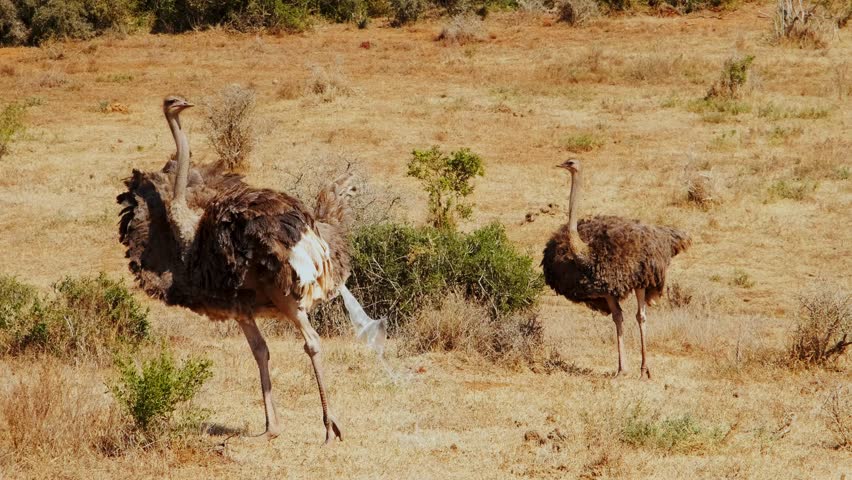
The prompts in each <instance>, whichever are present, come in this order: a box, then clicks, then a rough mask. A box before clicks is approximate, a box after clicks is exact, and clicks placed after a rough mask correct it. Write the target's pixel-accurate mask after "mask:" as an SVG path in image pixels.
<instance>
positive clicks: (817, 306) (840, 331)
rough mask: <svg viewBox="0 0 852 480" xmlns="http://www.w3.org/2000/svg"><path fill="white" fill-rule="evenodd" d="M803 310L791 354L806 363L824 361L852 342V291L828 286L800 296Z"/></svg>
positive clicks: (792, 341) (800, 361)
mask: <svg viewBox="0 0 852 480" xmlns="http://www.w3.org/2000/svg"><path fill="white" fill-rule="evenodd" d="M799 307H800V313H799V318H798V321H797V323H796V328H795V330H794V332H793V336H792V339H791V343H790V346H789V348H788V354H789V356H790V358H791V359H792V360H793V361H795V362H797V363H802V364H806V365H825V364H828V363H830V362H832V361H834V360H836V359H838V358H840V357H841V356H842V355H843V353H845V352H846V349H847V347H849V345H852V339H850V338H849V337H850V336H852V295H850V294H849V293H846V292H844V291H842V290H839V289H835V288H832V287H829V286H824V287H823V288H820V289H819V290H818V291H816V292H815V293H811V294H807V295H802V296H801V297H799Z"/></svg>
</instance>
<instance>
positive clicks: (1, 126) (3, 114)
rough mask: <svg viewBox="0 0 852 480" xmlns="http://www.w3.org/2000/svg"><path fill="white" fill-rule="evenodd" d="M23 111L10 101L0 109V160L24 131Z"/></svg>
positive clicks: (19, 106) (21, 107) (24, 111)
mask: <svg viewBox="0 0 852 480" xmlns="http://www.w3.org/2000/svg"><path fill="white" fill-rule="evenodd" d="M0 1H3V0H0ZM25 113H26V108H25V107H24V106H22V105H18V104H17V103H10V104H9V105H6V106H5V107H4V108H3V110H2V111H0V160H3V157H4V156H6V155H7V154H8V153H9V150H10V148H11V144H12V142H13V141H15V140H16V139H18V138H19V137H20V136H21V134H22V133H23V132H24V130H25V128H26V127H25V125H24V114H25Z"/></svg>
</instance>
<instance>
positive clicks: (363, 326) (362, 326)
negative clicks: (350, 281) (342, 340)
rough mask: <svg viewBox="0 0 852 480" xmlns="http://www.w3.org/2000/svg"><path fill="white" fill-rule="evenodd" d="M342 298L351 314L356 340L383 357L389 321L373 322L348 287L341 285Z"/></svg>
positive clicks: (382, 319)
mask: <svg viewBox="0 0 852 480" xmlns="http://www.w3.org/2000/svg"><path fill="white" fill-rule="evenodd" d="M339 291H340V296H341V297H343V304H344V305H345V306H346V311H347V312H348V313H349V321H351V322H352V326H353V327H354V328H355V338H357V339H358V340H361V341H362V342H364V343H366V344H367V346H368V347H370V348H372V349H373V350H375V351H376V353H378V354H379V356H382V354H383V353H384V350H385V340H386V339H387V337H388V329H387V321H386V320H385V318H384V317H382V318H380V319H378V320H373V319H372V318H370V317H369V316H368V315H367V312H365V311H364V309H363V308H362V307H361V304H360V303H358V300H356V299H355V296H354V295H352V292H350V291H349V289H348V288H346V285H340V288H339Z"/></svg>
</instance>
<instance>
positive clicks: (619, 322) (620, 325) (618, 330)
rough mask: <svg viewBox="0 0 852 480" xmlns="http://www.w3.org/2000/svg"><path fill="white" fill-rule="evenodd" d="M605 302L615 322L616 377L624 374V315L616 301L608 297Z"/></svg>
mask: <svg viewBox="0 0 852 480" xmlns="http://www.w3.org/2000/svg"><path fill="white" fill-rule="evenodd" d="M606 301H607V303H608V304H609V310H610V311H611V312H612V320H613V321H614V322H615V336H616V341H617V342H618V371H617V372H615V376H616V377H617V376H619V375H621V374H622V373H624V362H625V359H624V315H623V314H622V311H621V305H619V304H618V300H617V299H615V298H613V297H609V296H608V297H606Z"/></svg>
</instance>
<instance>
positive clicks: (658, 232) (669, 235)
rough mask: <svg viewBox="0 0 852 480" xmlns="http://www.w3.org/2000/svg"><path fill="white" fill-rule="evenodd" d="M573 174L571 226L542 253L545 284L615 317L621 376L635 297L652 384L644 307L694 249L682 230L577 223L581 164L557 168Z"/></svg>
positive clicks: (645, 371)
mask: <svg viewBox="0 0 852 480" xmlns="http://www.w3.org/2000/svg"><path fill="white" fill-rule="evenodd" d="M557 167H559V168H564V169H566V170H568V171H569V172H571V196H570V199H569V207H568V223H567V224H566V225H563V226H562V228H560V229H559V230H557V231H556V233H554V234H553V236H552V237H551V238H550V241H548V242H547V246H546V247H545V248H544V258H543V259H542V261H541V265H542V268H543V270H544V279H545V282H547V285H548V286H550V288H552V289H553V290H555V291H556V293H558V294H560V295H564V296H565V298H567V299H568V300H570V301H572V302H576V303H584V304H586V305H587V306H588V307H589V308H591V309H592V310H595V311H598V312H601V313H603V314H612V319H613V321H615V332H616V336H617V341H618V372H616V376H619V375H621V374H622V373H623V372H624V339H623V336H622V334H623V329H622V324H623V323H624V316H623V314H622V310H621V305H620V303H619V302H620V301H622V300H624V299H626V298H627V297H628V295H630V293H631V292H635V294H636V303H637V305H638V309H637V312H636V321H637V322H638V323H639V341H640V344H641V349H642V369H641V371H640V374H639V377H640V378H643V377H644V376H647V377H648V378H651V370H650V369H649V368H648V361H647V358H646V353H645V319H646V317H645V305H652V304H653V302H654V300H656V299H657V298H659V297H660V296H661V295H662V293H663V288H664V286H665V281H666V270H667V269H668V267H669V263H670V262H671V259H672V257H674V256H675V255H677V254H678V253H680V252H682V251H683V250H685V249H686V248H688V247H689V245H690V244H691V239H690V237H689V235H687V234H686V233H684V232H681V231H679V230H675V229H673V228H669V227H660V226H656V225H645V224H643V223H640V222H638V221H636V220H629V219H624V218H620V217H615V216H596V217H592V218H585V219H583V220H580V221H579V222H578V220H577V211H578V210H579V205H580V189H581V188H582V185H583V182H582V170H581V169H580V162H579V160H575V159H570V160H567V161H565V162H564V163H562V164H560V165H557Z"/></svg>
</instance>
